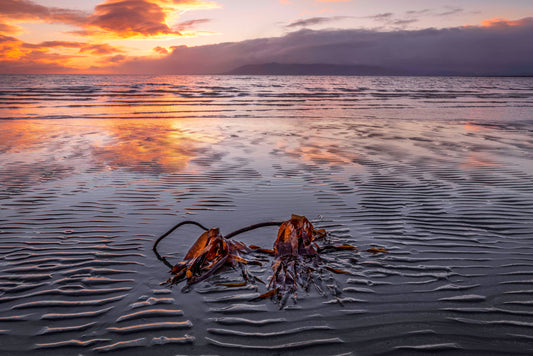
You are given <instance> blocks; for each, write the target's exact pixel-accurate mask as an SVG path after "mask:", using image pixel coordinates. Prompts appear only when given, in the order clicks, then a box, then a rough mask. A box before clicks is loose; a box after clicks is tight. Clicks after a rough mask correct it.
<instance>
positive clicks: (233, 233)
mask: <svg viewBox="0 0 533 356" xmlns="http://www.w3.org/2000/svg"><path fill="white" fill-rule="evenodd" d="M281 224H283V221H268V222H263V223H259V224H254V225H250V226H246V227H243V228H242V229H239V230H236V231H233V232H230V233H229V234H227V235H226V236H224V237H225V238H226V239H231V238H232V237H234V236H237V235H239V234H242V233H244V232H247V231H251V230H255V229H259V228H260V227H266V226H280V225H281Z"/></svg>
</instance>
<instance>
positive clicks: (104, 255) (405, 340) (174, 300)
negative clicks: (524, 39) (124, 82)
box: [0, 79, 533, 355]
mask: <svg viewBox="0 0 533 356" xmlns="http://www.w3.org/2000/svg"><path fill="white" fill-rule="evenodd" d="M263 80H264V79H263ZM339 80H340V79H339ZM218 84H220V83H218ZM294 85H296V84H294ZM121 88H122V89H121V90H122V92H120V93H118V94H116V96H112V95H111V94H109V93H108V94H106V96H104V99H102V97H101V96H100V97H99V98H98V102H102V101H106V100H107V102H108V103H111V102H113V103H115V102H116V101H121V100H122V101H124V100H126V99H125V98H128V97H127V93H126V92H125V91H124V90H123V87H121ZM531 88H533V86H532V87H531ZM197 89H198V90H201V88H197ZM80 90H81V92H86V91H87V89H83V88H82V89H79V90H78V92H79V91H80ZM239 90H240V87H237V89H235V91H236V92H239ZM272 90H278V91H280V92H279V95H278V96H279V97H281V96H282V95H283V94H285V96H284V97H285V99H286V98H290V97H291V95H290V93H291V92H290V91H288V90H285V91H283V90H282V89H272ZM480 90H481V89H480ZM65 91H67V90H66V89H65ZM218 91H219V92H222V93H226V94H227V95H233V96H232V98H233V99H234V100H239V98H240V97H242V96H239V94H238V93H237V94H235V93H234V94H232V91H231V90H229V89H228V87H225V88H223V89H219V90H218ZM241 91H242V90H241ZM532 91H533V89H532ZM21 92H22V91H21ZM21 92H19V96H18V98H24V96H23V95H22V94H20V93H21ZM57 92H58V91H57V90H56V91H55V92H54V93H57ZM332 92H333V91H332ZM72 93H76V90H73V89H71V90H70V92H68V94H64V95H72ZM327 93H329V92H328V91H326V94H327ZM376 93H379V91H376ZM447 93H448V95H451V94H449V93H451V91H450V90H448V91H447ZM528 93H529V92H528ZM142 94H143V95H144V96H142V97H143V98H147V96H146V93H145V92H143V93H142ZM522 94H523V93H522ZM2 95H3V99H2V100H4V101H5V102H8V103H10V106H9V108H8V109H4V111H3V115H4V118H11V119H10V120H1V121H0V130H1V133H2V140H1V142H0V157H1V159H2V166H1V167H0V311H1V312H0V351H2V352H3V353H7V354H21V355H34V354H52V353H53V354H64V355H72V354H78V353H81V354H92V353H95V354H97V353H102V352H109V351H115V352H116V353H117V354H124V355H126V354H127V355H132V354H139V355H140V354H147V353H159V354H161V355H175V354H242V355H247V354H250V353H252V352H253V353H258V354H278V353H289V352H290V353H294V354H313V355H325V354H328V355H334V354H345V353H350V352H352V353H353V354H357V355H359V354H361V355H370V354H373V355H374V354H394V355H401V354H405V355H411V354H413V353H417V354H425V353H433V352H439V353H442V354H480V355H485V354H487V353H490V354H502V355H508V354H513V353H516V354H519V353H522V354H528V353H531V352H533V347H532V346H531V345H532V342H533V337H532V336H531V335H532V332H531V330H533V329H532V328H533V308H532V307H533V304H532V302H531V296H532V295H533V288H532V285H533V245H532V241H533V219H532V218H531V217H532V216H533V184H532V182H533V163H532V162H533V160H532V158H533V134H532V132H533V130H532V129H533V125H532V124H531V122H528V121H527V120H526V119H528V117H526V116H523V117H522V119H523V120H509V118H508V117H505V120H500V121H498V120H494V119H492V120H483V119H480V118H479V117H478V116H484V114H486V115H487V116H489V115H490V113H491V112H492V115H494V110H497V111H498V110H499V111H501V110H503V109H502V108H503V106H502V107H500V108H499V109H498V108H496V109H495V108H484V106H486V105H487V103H486V102H485V101H484V100H485V99H480V100H477V101H476V104H475V106H477V107H476V108H474V109H472V110H474V111H476V112H475V113H473V112H471V111H470V109H465V108H463V109H461V110H462V111H461V110H460V111H453V112H463V113H464V116H462V117H455V118H454V119H453V120H452V119H450V118H449V116H450V115H451V114H450V111H448V109H447V108H446V107H443V106H442V104H438V103H435V105H429V104H428V107H426V108H424V105H422V104H421V106H420V107H421V112H420V113H419V114H420V115H422V114H423V113H426V114H427V113H430V112H436V113H439V112H441V113H443V115H442V116H439V118H440V119H435V120H432V119H427V120H421V119H418V120H411V119H409V118H410V116H409V115H408V114H404V116H402V117H400V118H390V117H388V115H389V114H390V111H388V110H389V109H388V108H386V107H379V108H375V109H372V110H373V111H371V115H370V114H369V115H366V114H365V115H364V116H363V115H354V114H353V111H350V110H351V109H343V108H340V107H339V106H338V105H337V104H335V105H336V106H335V105H334V106H335V107H336V108H334V109H331V108H330V109H328V105H330V106H331V105H332V104H331V101H330V100H331V95H330V97H326V98H318V97H316V96H315V97H313V98H305V99H302V96H300V99H301V100H304V102H303V103H301V104H298V105H296V106H290V107H289V108H292V109H293V110H296V108H297V107H305V106H306V105H308V106H312V108H311V109H309V108H308V109H306V110H305V112H304V114H302V115H299V114H295V113H294V112H291V116H290V117H277V116H278V115H274V114H273V113H272V112H269V111H267V112H266V113H265V112H264V111H262V110H263V109H264V107H263V106H262V105H263V103H261V104H260V105H259V106H254V104H253V103H252V104H250V105H252V107H251V108H249V112H248V115H247V117H239V115H238V113H239V112H240V111H239V110H241V109H240V108H239V107H240V106H239V105H238V102H237V101H235V102H233V104H231V105H230V104H228V105H226V106H225V109H224V110H229V111H231V113H232V114H231V115H233V117H231V118H227V117H221V116H222V115H221V114H220V113H215V114H209V113H207V109H206V108H209V106H207V107H204V106H202V107H201V110H204V114H203V115H196V114H195V115H194V117H190V116H188V115H187V114H183V117H173V115H170V117H165V118H160V117H158V116H159V115H158V114H157V115H156V114H153V113H152V114H150V115H149V116H150V118H149V119H141V118H137V117H135V115H126V114H124V115H126V116H127V118H118V117H117V118H110V117H104V119H102V118H91V117H90V113H91V112H92V110H96V111H99V110H101V109H98V108H94V107H91V105H90V103H91V102H92V101H91V100H89V99H88V100H87V102H88V103H89V104H87V105H88V107H87V108H84V107H79V106H78V107H77V108H70V109H68V105H80V101H75V100H71V101H67V102H66V103H60V102H56V101H54V102H53V103H51V102H48V101H47V102H45V100H44V99H42V98H43V94H42V93H41V94H39V96H38V98H35V97H30V98H27V97H26V98H25V99H24V100H27V101H28V103H26V104H21V103H20V101H22V100H15V99H16V96H15V95H14V94H13V93H7V94H6V92H4V93H3V94H2ZM61 95H63V94H61ZM83 95H85V96H87V95H90V93H89V94H87V93H86V94H83ZM83 95H82V96H83ZM91 95H92V94H91ZM154 95H155V94H154ZM164 95H167V94H164ZM293 96H294V95H293ZM44 97H47V96H46V95H45V96H44ZM156 98H157V96H156ZM165 98H166V96H165ZM342 98H343V97H341V99H342ZM56 99H57V98H52V99H50V100H56ZM153 99H154V98H153V97H152V98H151V99H150V100H153ZM204 99H205V98H204ZM233 99H232V100H233ZM285 99H283V100H285ZM128 100H129V99H128ZM139 100H141V99H139ZM165 100H166V99H165ZM194 100H197V99H194ZM213 100H215V103H218V104H220V103H221V102H223V101H225V100H229V99H228V98H227V97H224V98H222V99H218V98H216V99H213ZM250 100H252V99H250ZM253 100H256V99H253ZM394 100H395V99H394ZM402 100H403V102H404V103H406V105H407V106H412V107H413V108H411V109H409V110H412V112H416V110H415V109H416V104H417V103H418V100H420V99H417V98H414V99H413V98H407V99H406V98H402ZM424 100H426V99H424ZM439 100H440V99H439ZM461 100H463V99H461ZM465 100H466V99H465ZM490 100H494V98H491V99H490ZM498 100H513V99H509V98H507V99H498ZM528 100H530V99H529V97H522V98H521V99H520V104H521V106H518V105H514V106H513V105H510V104H509V105H508V106H509V107H510V108H509V110H526V111H525V112H530V111H531V109H524V107H526V106H527V105H528ZM279 104H280V103H279V102H277V103H276V107H275V108H274V109H273V110H275V111H276V112H281V111H283V109H282V108H281V107H280V105H279ZM386 104H387V105H388V103H386ZM455 104H457V101H456V102H455ZM455 104H454V105H455ZM439 105H441V106H439ZM17 106H18V108H16V107H17ZM39 106H43V112H42V116H41V117H38V118H33V119H32V118H31V117H32V116H33V115H38V114H39V108H38V107H39ZM324 106H325V107H324ZM117 107H118V109H117V110H118V111H120V112H123V113H128V112H129V113H132V112H135V110H138V108H137V107H136V106H135V105H130V104H129V103H126V104H125V103H122V104H120V105H119V104H117ZM139 107H140V109H139V110H140V111H143V112H145V114H146V110H147V109H146V108H147V107H148V106H147V105H144V106H142V105H140V104H139ZM54 108H55V109H54ZM63 108H66V109H65V110H66V111H68V110H72V112H71V113H70V114H69V115H72V116H73V117H69V118H63V119H58V118H49V117H48V115H49V112H51V111H54V110H55V111H56V113H57V114H58V115H59V113H60V112H61V111H62V109H63ZM24 110H26V111H24ZM180 110H182V111H183V110H184V111H186V108H185V109H184V108H183V107H180V106H179V105H178V104H177V103H171V104H169V103H164V104H163V105H161V107H158V112H162V111H165V112H167V113H168V112H171V111H173V112H177V111H180ZM302 110H303V109H302ZM331 110H333V112H332V111H331ZM369 110H370V109H369ZM453 110H458V109H457V108H454V109H453ZM528 110H529V111H528ZM76 111H79V112H80V114H79V116H80V118H76V117H74V116H76V114H75V113H76ZM286 112H287V111H286ZM288 112H290V111H288ZM409 112H411V111H409ZM15 113H16V114H15ZM444 114H445V115H444ZM17 115H19V116H17ZM94 115H95V116H97V117H98V116H99V115H100V114H98V113H94ZM117 115H118V116H120V115H121V114H117ZM268 115H270V117H268V119H266V118H265V117H266V116H268ZM469 115H470V116H475V118H469V119H466V117H467V116H469ZM15 116H17V117H15ZM202 116H203V117H202ZM205 116H207V117H205ZM313 116H316V117H313ZM443 116H446V119H444V118H443ZM495 116H497V115H495ZM24 117H26V118H24ZM291 213H297V214H302V215H306V216H307V217H309V218H310V219H311V220H312V222H313V223H314V224H315V226H316V227H318V228H324V229H326V230H327V231H328V232H329V233H330V235H331V239H332V243H333V244H343V243H349V244H352V245H355V246H358V248H359V249H358V251H356V252H354V251H335V252H329V253H327V254H325V255H324V260H325V261H326V262H327V264H328V265H329V266H331V267H334V268H338V269H342V270H346V271H348V272H349V273H348V274H342V275H341V274H338V275H324V276H323V279H324V281H325V284H333V283H335V281H336V283H337V284H338V285H339V286H340V289H341V291H342V295H341V297H340V298H339V299H336V298H334V297H323V296H321V295H320V294H319V293H318V292H317V291H316V290H312V291H310V292H309V293H305V292H303V291H301V292H299V293H298V296H297V300H296V301H293V300H291V301H290V302H289V303H288V307H287V308H286V309H283V310H279V308H278V306H277V305H276V304H274V303H273V302H271V301H270V300H266V301H262V302H250V300H251V299H253V298H255V297H257V296H258V295H259V294H261V293H263V292H264V291H265V286H263V285H261V284H258V285H248V286H244V287H224V286H222V285H220V284H221V283H231V282H239V281H240V280H241V276H240V273H238V272H237V271H227V273H222V274H218V275H215V276H214V277H212V278H211V279H209V280H207V281H206V282H202V283H200V284H198V285H196V286H195V287H194V289H193V290H192V291H190V292H189V293H182V292H181V286H178V287H174V288H172V289H169V288H166V287H164V286H161V285H160V283H161V282H163V281H165V280H166V279H167V278H168V277H169V274H168V269H167V268H166V267H165V266H164V265H163V264H162V263H161V262H160V261H158V260H157V258H156V257H155V255H154V254H153V252H152V250H151V248H152V243H153V241H154V239H155V238H157V237H158V236H159V235H160V234H162V233H164V232H165V231H166V230H168V228H170V227H171V226H173V225H174V224H175V223H177V222H179V221H181V220H185V219H187V220H196V221H198V222H200V223H202V224H203V225H206V226H209V227H211V226H213V227H214V226H218V227H220V229H221V231H222V233H223V234H224V233H229V232H230V231H233V230H236V229H238V228H241V227H243V226H246V225H249V224H253V223H258V222H262V221H270V220H283V219H287V218H289V217H290V214H291ZM201 232H202V231H201V230H199V229H198V228H196V227H191V226H189V227H183V228H181V229H179V230H178V231H176V232H175V233H174V234H172V235H171V236H169V237H168V238H167V239H165V240H164V242H163V243H162V244H161V245H160V251H161V252H162V254H164V255H165V256H166V257H167V258H168V259H169V260H171V261H173V262H177V261H178V260H180V259H181V258H183V256H184V254H185V252H186V251H187V249H188V248H189V247H190V246H191V244H192V243H193V242H194V240H195V239H196V238H197V237H198V236H199V235H200V233H201ZM275 236H276V229H275V228H264V229H261V230H256V231H255V232H251V233H246V234H243V235H240V236H238V237H237V238H238V239H239V240H242V241H243V242H245V243H247V244H256V245H260V246H262V247H265V248H270V247H271V246H272V243H273V242H274V239H275ZM372 247H378V248H384V249H386V250H388V251H390V253H389V254H377V255H374V254H372V253H369V252H366V250H367V249H368V248H372ZM257 257H258V258H263V259H264V261H263V266H262V267H259V266H252V267H250V268H251V270H252V271H253V272H254V273H255V274H257V275H259V276H261V278H262V279H263V280H266V279H267V278H268V275H269V273H270V270H271V269H270V263H271V261H272V260H271V258H269V257H265V256H263V257H260V256H257ZM333 278H334V280H333Z"/></svg>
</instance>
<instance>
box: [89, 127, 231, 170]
mask: <svg viewBox="0 0 533 356" xmlns="http://www.w3.org/2000/svg"><path fill="white" fill-rule="evenodd" d="M98 126H99V127H100V128H101V129H102V130H103V132H105V133H106V135H107V138H106V139H105V140H104V141H101V142H96V143H95V144H94V145H93V149H92V155H93V158H94V159H95V160H96V161H98V162H102V163H104V164H105V165H106V166H107V167H109V168H111V169H126V170H129V171H133V172H136V171H139V172H151V173H156V174H157V173H163V172H173V171H180V170H183V169H185V168H186V167H187V165H188V164H189V162H190V161H191V160H192V159H194V158H195V157H196V156H197V155H198V154H200V153H205V152H206V150H207V149H208V148H207V146H208V145H211V144H216V143H217V142H219V141H220V140H221V138H220V135H219V134H218V133H217V132H216V130H202V131H198V130H191V129H189V128H186V127H182V125H181V124H180V121H179V120H176V119H162V120H105V121H101V122H98Z"/></svg>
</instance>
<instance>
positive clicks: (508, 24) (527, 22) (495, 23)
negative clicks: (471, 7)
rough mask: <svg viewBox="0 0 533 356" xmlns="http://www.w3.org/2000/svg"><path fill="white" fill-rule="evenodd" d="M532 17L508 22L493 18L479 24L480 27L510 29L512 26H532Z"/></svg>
mask: <svg viewBox="0 0 533 356" xmlns="http://www.w3.org/2000/svg"><path fill="white" fill-rule="evenodd" d="M532 24H533V17H525V18H523V19H520V20H508V19H502V18H494V19H489V20H485V21H482V22H481V26H482V27H512V26H525V25H532Z"/></svg>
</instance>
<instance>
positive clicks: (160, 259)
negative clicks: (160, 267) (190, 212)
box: [152, 220, 209, 269]
mask: <svg viewBox="0 0 533 356" xmlns="http://www.w3.org/2000/svg"><path fill="white" fill-rule="evenodd" d="M186 224H190V225H196V226H198V227H200V228H201V229H204V230H205V231H207V230H209V229H208V228H206V227H205V226H203V225H202V224H200V223H197V222H196V221H191V220H186V221H182V222H180V223H178V224H176V225H174V226H173V227H172V228H171V229H170V230H168V231H167V232H165V233H164V234H163V235H161V236H159V238H158V239H157V240H155V242H154V246H153V247H152V250H153V251H154V253H155V255H156V257H157V259H158V260H159V261H161V262H163V263H164V264H165V265H166V266H167V267H168V268H170V269H172V268H173V267H174V266H173V265H172V264H171V263H170V262H168V261H167V259H166V258H165V257H163V256H161V255H160V254H159V252H157V245H158V244H159V243H160V242H161V240H163V239H164V238H165V237H167V236H168V235H170V234H171V233H172V232H174V230H176V229H177V228H179V227H180V226H183V225H186Z"/></svg>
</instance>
